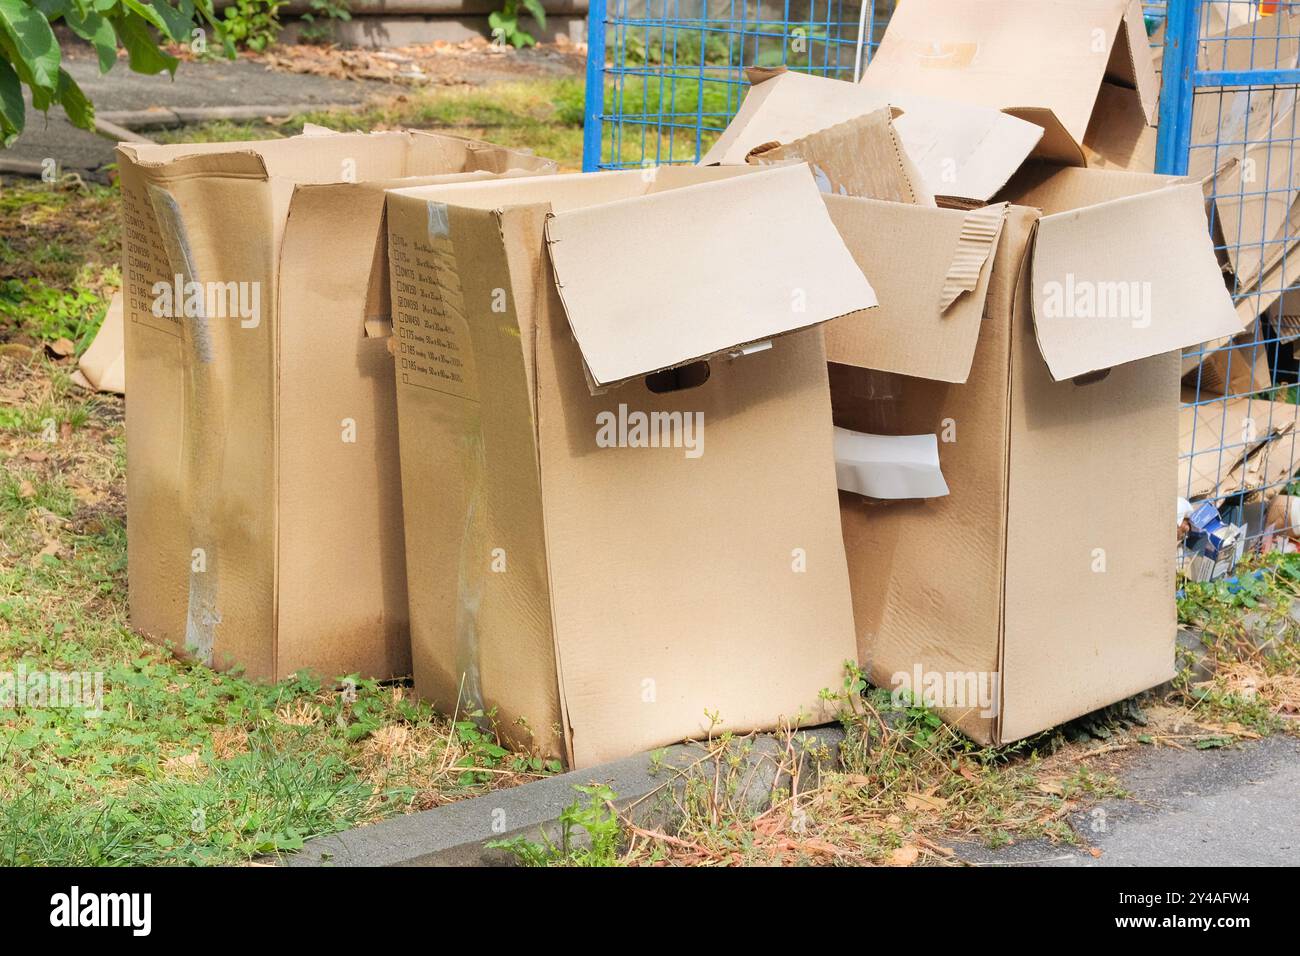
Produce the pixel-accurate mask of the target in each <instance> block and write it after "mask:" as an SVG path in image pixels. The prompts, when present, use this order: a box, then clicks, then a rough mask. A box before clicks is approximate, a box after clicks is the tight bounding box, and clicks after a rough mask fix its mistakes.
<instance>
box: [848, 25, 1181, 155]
mask: <svg viewBox="0 0 1300 956" xmlns="http://www.w3.org/2000/svg"><path fill="white" fill-rule="evenodd" d="M1103 79H1108V80H1110V81H1111V82H1112V83H1116V84H1119V85H1121V86H1124V87H1126V88H1129V89H1131V90H1132V91H1133V95H1134V96H1135V97H1136V98H1137V99H1138V100H1139V102H1140V103H1141V106H1142V111H1143V113H1144V114H1145V115H1146V117H1147V120H1148V122H1153V121H1154V118H1155V109H1156V95H1157V93H1158V89H1159V87H1158V84H1157V81H1156V75H1155V67H1154V64H1153V63H1152V60H1151V54H1150V51H1149V48H1148V46H1147V42H1146V31H1145V27H1144V25H1143V17H1142V7H1141V4H1140V3H1139V2H1138V0H1071V2H1069V3H1061V2H1047V3H1044V2H1042V0H980V2H977V3H972V2H970V0H908V2H906V3H901V4H899V5H898V7H897V9H896V10H895V11H894V13H893V15H892V17H891V18H890V21H889V25H888V27H887V28H886V30H885V35H884V37H883V38H882V39H881V42H880V46H879V48H878V49H877V50H876V54H875V56H874V57H872V59H871V62H870V63H869V64H868V65H867V68H866V70H865V71H864V72H863V76H862V83H863V85H865V86H868V87H870V88H882V87H888V88H892V89H904V90H908V91H909V92H915V93H920V94H925V95H928V96H941V97H945V98H948V99H954V100H960V101H962V102H965V103H971V104H975V105H979V106H984V107H991V108H994V109H1006V110H1008V111H1009V112H1014V113H1015V114H1016V115H1018V116H1026V113H1025V112H1024V111H1025V110H1027V109H1030V108H1038V109H1041V110H1045V111H1049V112H1050V113H1051V114H1052V115H1053V116H1054V117H1055V119H1056V120H1057V121H1058V123H1059V127H1060V129H1061V130H1063V131H1064V133H1066V134H1068V136H1069V138H1070V140H1072V141H1073V144H1074V145H1075V147H1076V148H1077V146H1078V144H1080V143H1082V142H1083V137H1084V133H1085V132H1086V130H1087V128H1088V121H1089V119H1090V118H1091V116H1092V112H1093V106H1094V103H1095V100H1096V98H1097V91H1098V88H1099V86H1100V85H1101V83H1102V80H1103ZM1040 118H1041V117H1040ZM1054 129H1055V125H1054V124H1053V125H1049V126H1048V131H1049V135H1047V136H1045V137H1044V139H1043V142H1042V143H1041V144H1040V148H1039V152H1038V154H1037V155H1040V156H1042V157H1044V158H1052V159H1056V160H1058V161H1059V159H1060V158H1063V157H1066V156H1069V155H1070V150H1069V148H1068V147H1067V145H1066V144H1065V143H1064V142H1063V141H1062V140H1061V139H1060V137H1059V136H1056V135H1051V134H1052V132H1053V130H1054Z"/></svg>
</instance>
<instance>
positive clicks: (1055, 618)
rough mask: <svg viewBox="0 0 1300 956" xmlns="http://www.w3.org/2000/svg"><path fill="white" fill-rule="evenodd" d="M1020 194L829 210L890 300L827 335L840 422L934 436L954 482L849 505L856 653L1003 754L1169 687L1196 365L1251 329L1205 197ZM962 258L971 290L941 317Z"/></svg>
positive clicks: (1070, 175)
mask: <svg viewBox="0 0 1300 956" xmlns="http://www.w3.org/2000/svg"><path fill="white" fill-rule="evenodd" d="M1005 195H1006V197H1007V198H1009V199H1012V200H1014V201H1015V204H1011V205H1007V206H1005V207H992V208H991V209H982V210H976V211H974V212H963V211H960V210H949V209H926V208H923V207H919V206H903V205H897V204H891V203H884V202H877V201H873V200H870V199H852V198H844V197H837V196H827V197H825V202H826V204H827V207H828V208H829V209H830V211H831V216H832V219H833V220H834V221H835V224H836V225H837V226H838V227H839V229H840V233H841V235H842V236H844V238H845V241H846V242H847V244H848V246H849V248H850V250H852V251H853V253H854V255H855V257H856V258H857V260H858V262H859V264H860V265H863V267H864V268H867V267H869V266H871V267H872V268H871V277H872V281H873V283H874V285H875V288H876V290H877V294H878V295H879V298H880V306H879V308H877V309H875V310H873V312H872V313H871V314H870V316H869V317H867V316H848V317H845V318H843V319H837V320H836V321H834V322H832V323H830V325H828V326H827V329H826V342H827V354H828V358H829V359H830V361H831V362H832V365H831V395H832V404H833V407H834V416H835V424H836V425H837V426H839V427H842V428H847V429H851V430H854V431H860V432H874V433H876V434H887V435H927V434H929V435H935V436H937V437H938V450H939V458H940V467H941V470H942V475H943V479H944V481H945V482H946V484H947V486H948V488H949V494H948V495H946V496H941V497H934V498H930V499H927V500H913V501H891V502H879V501H873V500H870V499H866V498H863V497H860V496H857V495H853V494H850V493H847V492H841V494H840V503H841V517H842V520H843V529H844V542H845V548H846V551H847V553H848V560H849V575H850V582H851V585H852V589H853V599H854V615H855V619H856V624H857V628H858V642H859V643H858V647H859V655H860V657H861V660H862V661H863V663H864V665H865V666H866V667H867V668H868V670H869V672H870V675H871V679H872V681H873V682H874V683H876V684H877V685H879V686H882V687H893V688H910V689H911V690H912V692H913V694H916V695H918V696H921V697H922V699H923V700H925V701H926V702H927V703H929V704H931V705H932V706H935V707H936V708H937V709H938V711H939V713H940V714H941V715H942V716H943V717H944V718H945V719H946V720H948V721H950V722H952V723H953V724H955V725H956V726H957V727H959V728H960V729H961V730H963V731H964V732H965V733H967V734H969V735H970V736H971V737H973V738H975V739H976V740H978V741H980V742H982V743H987V744H1001V743H1007V742H1010V741H1014V740H1017V739H1020V738H1023V737H1026V736H1028V735H1030V734H1033V733H1035V732H1038V731H1041V730H1044V729H1046V728H1049V727H1052V726H1054V725H1056V724H1059V723H1061V722H1063V721H1066V720H1069V719H1071V718H1074V717H1077V716H1079V715H1081V714H1084V713H1087V712H1089V711H1091V710H1094V709H1096V708H1098V707H1101V706H1104V705H1106V704H1109V703H1112V702H1114V701H1116V700H1119V699H1122V698H1123V697H1126V696H1128V695H1130V694H1133V693H1136V692H1138V691H1141V690H1144V689H1146V688H1148V687H1151V686H1153V685H1155V684H1158V683H1160V682H1161V681H1163V680H1166V679H1168V678H1169V677H1170V676H1172V674H1173V672H1174V656H1173V646H1174V626H1175V620H1174V602H1173V590H1174V547H1173V546H1174V527H1175V522H1174V514H1173V510H1172V505H1173V495H1172V494H1171V493H1170V489H1171V488H1172V486H1173V483H1174V481H1175V474H1176V471H1177V467H1178V464H1177V463H1178V378H1179V350H1180V349H1181V348H1183V347H1185V346H1188V345H1190V344H1193V343H1195V342H1199V341H1204V340H1206V339H1211V338H1215V337H1218V336H1222V335H1225V334H1230V333H1232V332H1235V331H1237V330H1238V329H1239V328H1240V326H1239V323H1238V321H1237V317H1236V314H1235V312H1234V310H1233V308H1232V303H1231V301H1230V299H1229V297H1228V294H1227V292H1226V290H1225V289H1224V287H1223V282H1222V277H1221V275H1220V272H1219V268H1218V264H1217V262H1216V260H1215V256H1214V252H1213V249H1212V247H1211V244H1210V242H1209V236H1208V232H1207V230H1206V228H1205V226H1206V220H1205V211H1204V204H1203V197H1202V193H1201V189H1200V186H1199V185H1197V184H1183V183H1181V182H1180V181H1178V180H1172V179H1170V178H1169V177H1161V176H1149V175H1141V174H1137V173H1130V172H1114V171H1108V170H1091V169H1079V168H1074V167H1046V168H1031V169H1027V170H1026V171H1025V172H1024V173H1022V174H1021V175H1020V176H1018V177H1017V179H1016V180H1013V182H1012V183H1011V185H1010V186H1009V187H1008V188H1007V190H1006V191H1005ZM1031 207H1036V208H1031ZM1003 211H1004V213H1005V214H1004V216H1003V215H1002V214H1003ZM990 213H996V214H998V215H999V218H1001V219H1002V220H1003V221H1001V222H1000V224H999V225H1000V228H998V229H997V230H996V235H995V238H994V239H992V240H990V239H988V238H987V236H988V232H989V228H988V223H987V216H988V215H989V214H990ZM970 217H980V218H976V219H975V220H974V221H973V222H971V221H968V220H969V219H970ZM972 236H979V237H982V238H981V240H980V242H979V243H978V245H979V246H980V249H981V251H980V252H979V253H974V252H973V250H972V248H971V238H972ZM958 262H964V263H965V265H963V266H962V268H961V269H960V270H959V271H963V272H964V271H968V270H969V269H970V268H971V267H972V266H973V265H974V264H975V263H978V278H977V280H976V281H975V282H974V283H969V282H968V283H967V285H969V288H968V289H966V290H964V291H962V292H960V294H959V295H958V297H957V298H956V299H954V300H953V301H952V302H951V304H950V305H948V307H947V308H946V309H944V308H942V303H943V302H944V301H945V297H944V296H943V295H942V290H943V289H944V287H945V286H946V285H947V284H948V282H949V280H950V277H951V275H952V273H953V267H954V263H958ZM1132 283H1137V288H1136V289H1134V290H1132V291H1131V292H1130V293H1129V294H1128V296H1127V303H1128V305H1129V306H1130V308H1127V309H1126V308H1123V306H1124V304H1125V301H1126V297H1125V296H1124V295H1121V294H1120V292H1119V290H1120V289H1121V288H1127V287H1130V285H1131V284H1132ZM1144 284H1145V285H1144ZM1089 289H1091V290H1092V294H1091V295H1089V294H1088V292H1087V290H1089ZM1108 289H1109V291H1107V290H1108ZM1071 290H1072V292H1073V294H1070V292H1071ZM1062 296H1064V305H1065V307H1064V308H1062V307H1061V306H1062V301H1061V300H1062ZM1089 300H1091V301H1092V302H1093V303H1094V306H1093V307H1090V308H1084V306H1086V305H1087V303H1088V301H1089ZM1102 303H1105V304H1104V305H1103V304H1102ZM882 371H883V372H886V373H889V374H892V375H895V376H897V383H898V387H897V388H896V389H894V390H892V391H890V390H884V391H881V390H879V389H877V390H876V392H877V393H878V394H880V395H881V396H882V398H881V400H871V399H870V397H867V398H864V395H869V392H870V391H871V390H870V389H863V388H862V387H861V385H862V380H863V378H864V377H867V378H869V377H872V376H879V375H880V374H881V372H882ZM933 687H938V688H940V689H941V690H942V691H943V693H942V694H940V695H939V696H938V697H937V698H931V697H930V696H929V691H930V690H931V689H932V688H933Z"/></svg>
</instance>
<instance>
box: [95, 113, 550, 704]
mask: <svg viewBox="0 0 1300 956" xmlns="http://www.w3.org/2000/svg"><path fill="white" fill-rule="evenodd" d="M118 159H119V164H120V170H121V182H122V198H123V214H124V223H125V238H124V249H123V278H124V287H125V289H124V300H125V301H124V306H125V327H126V331H125V340H126V373H127V378H128V379H129V380H130V382H131V397H130V400H129V401H128V402H127V410H126V430H127V439H128V440H127V479H126V480H127V501H128V518H129V520H128V522H127V539H128V580H129V586H130V615H131V624H132V626H133V627H135V628H136V629H137V630H139V631H141V632H142V633H143V634H145V635H146V636H147V637H149V638H151V639H153V640H156V641H160V642H164V643H167V644H170V645H173V646H174V647H176V648H177V649H178V650H181V651H188V652H190V653H192V654H193V655H195V656H196V657H198V658H200V659H201V660H203V661H205V662H206V663H209V664H213V665H215V666H218V667H227V666H232V665H239V666H242V667H243V668H244V669H245V672H246V673H247V674H248V675H249V676H251V677H255V678H259V679H270V680H274V679H278V678H282V677H285V676H287V675H290V674H292V673H294V672H295V671H298V670H300V669H306V670H310V671H313V672H315V673H317V674H319V675H321V676H323V677H326V678H334V677H338V676H341V675H345V674H352V673H358V674H361V675H362V676H367V677H377V678H387V677H393V676H398V675H402V674H407V673H409V672H410V670H409V668H410V650H409V639H408V635H407V610H406V575H405V570H404V560H405V559H404V553H403V547H402V518H401V491H400V488H399V486H398V462H397V425H396V410H395V407H394V406H395V394H394V393H395V388H394V385H393V372H392V365H393V359H392V356H391V355H390V354H389V351H388V346H389V338H388V328H389V323H388V319H387V311H388V306H387V300H388V291H387V282H388V268H387V261H386V259H385V258H384V249H385V243H384V241H383V239H384V230H383V224H382V217H383V211H384V192H383V190H384V187H385V186H391V185H394V184H398V183H402V182H437V181H450V180H460V179H471V180H477V179H488V178H493V177H495V176H496V175H498V174H501V173H505V172H507V171H510V172H519V173H544V172H553V171H554V169H555V164H554V163H553V162H551V161H549V160H544V159H539V158H537V157H534V156H531V155H527V154H524V153H520V152H516V151H512V150H507V149H502V148H500V147H496V146H490V145H488V144H486V143H477V142H473V141H470V140H465V139H460V138H458V137H451V136H441V135H433V134H425V133H412V132H388V133H375V134H360V133H356V134H336V133H331V132H329V131H326V130H321V129H318V128H309V130H308V132H307V134H305V135H302V136H298V137H294V138H291V139H283V140H272V141H265V142H249V143H222V144H207V145H177V146H153V145H143V146H141V145H133V144H124V145H122V146H119V147H118ZM177 277H179V279H178V278H177ZM195 293H197V294H195Z"/></svg>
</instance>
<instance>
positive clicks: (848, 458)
mask: <svg viewBox="0 0 1300 956" xmlns="http://www.w3.org/2000/svg"><path fill="white" fill-rule="evenodd" d="M835 482H836V484H837V485H838V487H839V489H840V491H847V492H850V493H852V494H855V495H862V496H864V497H867V498H881V499H899V498H940V497H943V496H944V495H946V494H948V485H947V483H946V482H945V481H944V480H943V472H942V471H941V470H940V469H939V438H938V436H937V435H868V434H866V433H865V432H855V431H851V430H850V429H847V428H840V427H839V426H836V427H835Z"/></svg>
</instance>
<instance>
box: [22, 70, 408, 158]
mask: <svg viewBox="0 0 1300 956" xmlns="http://www.w3.org/2000/svg"><path fill="white" fill-rule="evenodd" d="M63 65H64V66H65V67H66V68H67V70H68V72H69V73H71V74H72V78H73V79H75V80H76V81H77V85H79V86H80V87H81V88H82V90H83V91H84V92H85V93H86V95H87V96H89V97H90V99H91V101H92V102H93V103H94V104H95V109H96V112H97V113H98V114H99V115H101V116H102V115H103V114H104V113H110V112H119V111H122V110H143V109H149V108H151V107H160V106H161V107H167V108H169V109H181V108H190V109H195V108H207V107H229V106H264V105H275V104H294V105H299V104H319V105H321V106H329V105H343V104H353V103H362V102H365V100H366V99H368V98H369V97H370V96H372V95H374V94H377V93H390V94H391V92H392V87H391V86H389V85H388V84H385V83H378V82H369V81H355V80H337V79H331V78H329V77H322V76H312V75H307V74H298V73H283V72H275V71H273V70H268V69H266V68H265V67H264V66H262V65H260V64H258V63H255V62H251V61H249V60H233V61H231V60H212V61H207V62H203V63H182V64H181V65H180V67H179V68H178V69H177V71H176V76H175V78H174V79H173V78H172V77H170V76H168V75H167V74H166V73H161V74H157V75H155V76H145V75H142V74H139V73H132V72H131V71H130V70H129V69H128V68H127V65H126V62H125V61H119V62H118V63H117V65H116V66H114V67H113V69H112V70H110V71H109V72H108V73H105V74H102V75H101V74H100V72H99V66H98V63H97V62H96V61H95V59H94V58H93V57H91V56H89V55H87V54H86V52H85V51H79V50H75V49H74V51H73V52H72V53H70V54H69V55H68V56H66V57H65V59H64V61H63ZM28 103H29V105H28V108H27V126H26V128H25V129H24V130H23V133H22V135H21V136H19V138H18V141H17V142H16V143H14V145H13V147H12V148H10V149H8V150H6V151H4V152H3V153H0V159H6V160H13V161H18V162H23V163H35V164H38V165H39V164H40V163H42V162H44V161H45V160H47V159H53V160H55V162H56V163H57V164H58V167H59V168H60V169H61V170H65V171H76V172H79V173H82V174H83V175H94V174H95V172H96V171H97V170H100V169H102V168H103V167H104V166H106V165H108V164H109V163H112V162H113V161H114V159H113V147H114V145H115V144H114V142H113V140H111V139H108V138H106V137H103V136H99V135H96V134H95V133H90V132H87V131H85V130H80V129H77V128H76V127H75V126H73V125H72V124H71V123H69V122H68V121H67V119H66V118H64V116H63V111H62V110H61V109H60V108H58V107H55V108H53V109H52V110H50V112H49V114H48V116H47V115H45V114H42V113H37V112H35V111H34V110H33V109H32V108H31V106H30V99H29V101H28Z"/></svg>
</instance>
